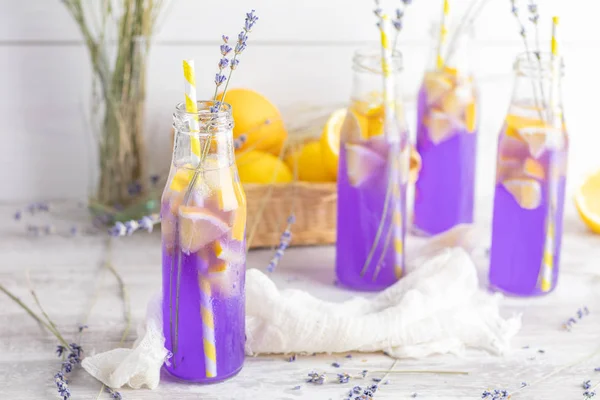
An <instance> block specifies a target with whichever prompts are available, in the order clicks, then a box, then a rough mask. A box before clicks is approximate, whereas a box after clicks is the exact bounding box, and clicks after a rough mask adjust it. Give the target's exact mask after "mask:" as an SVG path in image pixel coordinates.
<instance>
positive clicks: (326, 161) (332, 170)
mask: <svg viewBox="0 0 600 400" xmlns="http://www.w3.org/2000/svg"><path fill="white" fill-rule="evenodd" d="M226 101H227V103H229V104H231V107H232V110H233V111H232V113H233V119H234V122H235V126H234V129H233V137H234V139H235V140H236V143H237V148H236V163H237V167H238V171H239V174H240V180H241V181H242V183H258V184H269V183H289V182H292V181H295V180H299V181H304V182H335V181H336V180H337V172H338V159H339V155H340V131H341V129H342V125H343V124H344V120H345V119H346V115H347V111H346V109H340V110H337V111H334V112H333V113H332V114H331V115H330V116H329V119H328V120H327V123H326V124H325V126H324V127H323V132H322V134H321V137H320V138H319V139H311V140H308V141H305V142H302V143H297V144H293V145H289V146H287V148H285V149H284V144H285V142H286V140H287V138H288V133H287V131H286V129H285V126H284V124H283V121H282V118H281V114H280V112H279V110H278V109H277V107H275V106H274V105H273V104H272V103H271V102H270V101H269V100H268V99H267V98H266V97H264V96H263V95H261V94H260V93H257V92H255V91H253V90H250V89H232V90H230V91H228V92H227V99H226ZM348 112H350V113H351V116H352V117H353V118H351V122H354V125H355V128H356V129H357V130H358V131H360V132H362V133H361V135H364V134H365V133H366V134H367V135H368V137H370V136H376V135H379V134H381V133H382V131H383V125H382V124H381V123H375V122H377V121H379V119H380V117H381V115H380V114H381V113H382V112H383V110H382V109H381V107H376V108H373V109H370V110H369V112H367V113H366V114H364V115H363V114H362V113H360V112H357V111H356V110H354V109H353V108H350V109H349V111H348ZM370 113H375V114H374V115H372V116H371V114H370ZM375 131H377V132H375ZM410 159H411V166H410V175H411V181H412V182H414V181H415V180H416V174H417V173H418V170H419V167H420V158H419V157H418V154H417V153H416V151H415V150H414V148H412V149H411V153H410Z"/></svg>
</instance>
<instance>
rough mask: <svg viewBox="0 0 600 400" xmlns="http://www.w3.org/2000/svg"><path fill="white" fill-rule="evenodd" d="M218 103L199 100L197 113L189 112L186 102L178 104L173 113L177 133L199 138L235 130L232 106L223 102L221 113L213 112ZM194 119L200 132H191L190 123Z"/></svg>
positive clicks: (220, 108)
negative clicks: (212, 109)
mask: <svg viewBox="0 0 600 400" xmlns="http://www.w3.org/2000/svg"><path fill="white" fill-rule="evenodd" d="M216 103H217V101H215V100H199V101H198V102H197V107H198V112H195V113H194V112H189V111H187V110H186V107H185V103H184V102H181V103H178V104H177V105H176V106H175V111H174V112H173V128H174V129H175V131H176V132H179V133H184V134H188V135H191V136H198V137H203V136H213V135H214V134H215V133H217V132H222V131H229V130H231V129H233V126H234V122H233V116H232V115H231V112H232V107H231V105H230V104H229V103H226V102H223V103H221V105H220V107H219V111H217V112H212V111H211V108H212V107H213V106H214V105H215V104H216ZM192 119H196V120H197V121H198V124H199V125H200V132H193V131H191V130H190V128H189V127H190V121H191V120H192ZM203 128H204V129H203Z"/></svg>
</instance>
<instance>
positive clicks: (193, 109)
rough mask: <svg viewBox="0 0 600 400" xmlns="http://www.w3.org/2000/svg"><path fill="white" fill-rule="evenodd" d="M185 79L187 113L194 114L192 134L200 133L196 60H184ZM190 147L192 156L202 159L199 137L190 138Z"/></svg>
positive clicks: (191, 122) (191, 123)
mask: <svg viewBox="0 0 600 400" xmlns="http://www.w3.org/2000/svg"><path fill="white" fill-rule="evenodd" d="M183 77H184V84H185V111H187V112H189V113H192V114H194V115H193V116H192V120H191V121H190V132H191V133H198V132H200V124H199V122H198V99H197V97H196V73H195V71H194V60H183ZM190 146H191V147H192V154H194V155H195V156H197V157H198V159H200V139H199V138H198V137H197V136H194V135H191V136H190Z"/></svg>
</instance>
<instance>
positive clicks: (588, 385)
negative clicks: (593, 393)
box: [581, 380, 592, 389]
mask: <svg viewBox="0 0 600 400" xmlns="http://www.w3.org/2000/svg"><path fill="white" fill-rule="evenodd" d="M581 386H582V387H583V388H584V389H589V388H591V387H592V383H591V381H590V380H587V381H583V384H582V385H581Z"/></svg>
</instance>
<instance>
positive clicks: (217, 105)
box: [210, 101, 221, 114]
mask: <svg viewBox="0 0 600 400" xmlns="http://www.w3.org/2000/svg"><path fill="white" fill-rule="evenodd" d="M220 109H221V102H220V101H215V104H213V105H212V106H210V112H211V113H213V114H216V113H218V112H219V110H220Z"/></svg>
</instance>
